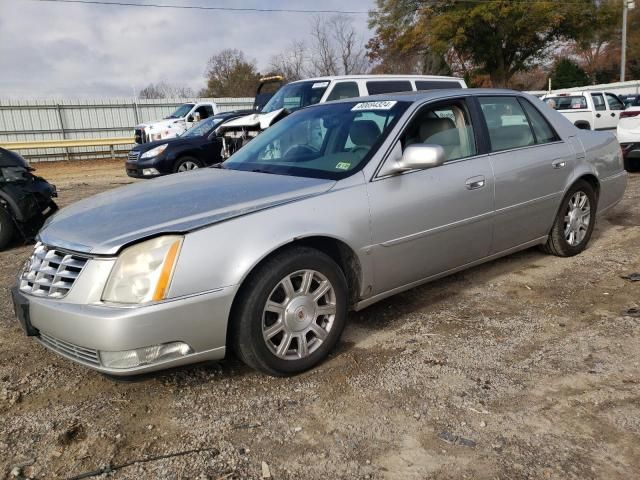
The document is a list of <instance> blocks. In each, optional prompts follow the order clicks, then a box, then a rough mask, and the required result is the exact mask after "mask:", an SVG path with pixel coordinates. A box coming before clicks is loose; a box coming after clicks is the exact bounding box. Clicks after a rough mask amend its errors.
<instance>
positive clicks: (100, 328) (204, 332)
mask: <svg viewBox="0 0 640 480" xmlns="http://www.w3.org/2000/svg"><path fill="white" fill-rule="evenodd" d="M235 292H236V288H235V287H225V288H221V289H217V290H214V291H210V292H205V293H202V294H198V295H192V296H188V297H182V298H178V299H172V300H169V301H165V302H161V303H158V304H154V305H144V306H135V307H119V306H118V307H114V306H108V305H78V304H74V303H68V302H64V301H60V300H55V299H48V298H41V297H36V296H32V295H25V294H23V293H21V292H20V291H18V290H16V289H14V290H13V291H12V294H13V297H14V304H15V306H16V313H18V311H17V310H18V309H20V310H21V311H20V313H19V314H18V317H19V320H20V323H21V325H22V327H23V329H25V331H26V333H27V334H31V335H33V336H35V338H36V339H37V340H38V341H39V342H40V343H41V344H42V345H44V346H45V347H47V348H49V349H50V350H53V351H54V352H56V353H58V354H59V355H62V356H63V357H66V358H68V359H70V360H73V361H75V362H77V363H80V364H82V365H85V366H87V367H90V368H92V369H94V370H98V371H100V372H102V373H106V374H109V375H115V376H130V375H137V374H141V373H146V372H151V371H155V370H162V369H166V368H171V367H176V366H181V365H187V364H191V363H196V362H201V361H205V360H217V359H221V358H223V357H224V355H225V344H226V334H227V320H228V318H229V312H230V310H231V303H232V301H233V297H234V295H235ZM25 317H26V320H25ZM29 326H30V327H31V329H29ZM171 342H184V343H186V344H188V345H189V346H190V347H191V348H192V350H193V353H190V354H187V355H184V356H181V357H179V358H175V359H171V360H167V361H160V362H157V363H152V364H146V365H140V366H137V367H133V368H124V369H120V368H110V367H106V366H105V365H104V364H103V362H102V360H101V358H100V352H101V351H109V352H115V351H126V350H134V349H139V348H143V347H147V346H152V345H161V344H167V343H171Z"/></svg>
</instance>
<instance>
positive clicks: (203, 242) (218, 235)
mask: <svg viewBox="0 0 640 480" xmlns="http://www.w3.org/2000/svg"><path fill="white" fill-rule="evenodd" d="M315 236H323V237H330V238H334V239H336V240H339V241H340V242H343V243H344V244H346V245H347V246H349V248H351V250H352V251H353V252H354V254H355V255H356V256H357V258H358V260H359V263H360V267H361V273H360V276H361V278H360V279H359V284H360V288H361V292H360V293H361V294H362V293H363V292H364V291H366V290H367V287H369V286H370V285H371V284H372V268H371V259H370V256H369V255H368V253H367V246H368V245H370V243H371V232H370V226H369V205H368V200H367V194H366V189H365V185H364V176H363V174H362V173H361V172H360V173H358V174H356V175H354V176H353V177H350V178H348V179H345V180H343V181H340V182H338V183H337V184H336V186H335V187H334V188H333V189H332V190H330V191H329V192H327V193H325V194H322V195H317V196H314V197H309V198H305V199H302V200H299V201H295V202H291V203H287V204H284V205H279V206H276V207H273V208H269V209H266V210H261V211H258V212H255V213H252V214H248V215H245V216H241V217H236V218H234V219H231V220H228V221H225V222H221V223H218V224H215V225H212V226H209V227H206V228H203V229H200V230H197V231H193V232H190V233H188V234H187V235H186V236H185V239H184V243H183V246H182V249H181V251H180V257H179V260H178V264H177V265H176V270H175V273H174V277H173V281H172V282H171V287H170V291H169V295H170V296H171V297H177V296H183V295H193V294H197V293H201V292H205V291H208V290H211V289H215V288H220V287H227V286H237V285H241V284H242V283H243V282H244V280H245V279H246V278H247V276H248V275H249V274H250V272H251V271H252V270H253V269H254V268H255V267H256V266H257V265H258V264H259V263H260V262H261V261H262V260H264V259H265V258H266V257H267V256H269V255H270V254H271V253H273V252H275V251H276V250H278V249H279V248H281V247H282V246H284V245H287V244H288V243H291V242H293V241H295V240H297V239H302V238H307V237H315Z"/></svg>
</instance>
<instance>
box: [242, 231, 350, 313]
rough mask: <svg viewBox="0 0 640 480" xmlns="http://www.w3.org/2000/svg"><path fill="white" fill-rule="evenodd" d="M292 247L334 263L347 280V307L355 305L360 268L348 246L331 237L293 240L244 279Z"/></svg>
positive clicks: (260, 263)
mask: <svg viewBox="0 0 640 480" xmlns="http://www.w3.org/2000/svg"><path fill="white" fill-rule="evenodd" d="M294 246H303V247H308V248H313V249H315V250H319V251H320V252H322V253H324V254H325V255H327V256H328V257H330V258H331V259H332V260H333V261H334V262H336V263H337V264H338V266H339V267H340V269H341V270H342V272H343V273H344V276H345V278H346V279H347V287H348V288H349V306H352V305H355V303H356V302H357V301H358V300H359V297H360V279H361V278H362V267H361V266H360V261H359V260H358V256H357V255H356V254H355V252H354V251H353V250H352V249H351V247H349V245H347V244H346V243H344V242H342V241H340V240H337V239H335V238H331V237H324V236H313V237H304V238H298V239H295V240H293V241H291V242H289V243H287V244H285V245H283V246H281V247H280V248H278V249H276V250H274V251H273V252H271V253H269V255H267V256H266V257H265V258H263V259H262V260H261V261H260V262H259V263H258V264H257V265H255V266H254V267H253V268H252V269H251V271H250V272H249V274H248V275H247V277H246V278H249V276H250V275H251V274H252V273H253V272H254V271H255V270H256V269H257V268H258V267H259V266H260V265H262V264H263V263H264V262H265V261H266V260H267V259H269V258H271V257H272V256H273V255H276V254H278V253H280V252H282V251H283V250H287V249H289V248H291V247H294ZM246 278H245V281H246ZM243 283H244V282H243Z"/></svg>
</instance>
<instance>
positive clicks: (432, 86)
mask: <svg viewBox="0 0 640 480" xmlns="http://www.w3.org/2000/svg"><path fill="white" fill-rule="evenodd" d="M443 88H462V85H460V82H449V81H445V80H416V90H438V89H443Z"/></svg>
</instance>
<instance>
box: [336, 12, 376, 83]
mask: <svg viewBox="0 0 640 480" xmlns="http://www.w3.org/2000/svg"><path fill="white" fill-rule="evenodd" d="M327 24H328V28H329V30H330V32H331V35H332V36H333V40H334V42H335V49H336V51H337V57H338V58H339V61H340V63H341V67H342V72H341V73H343V74H344V75H353V74H359V73H364V72H365V71H366V70H367V67H368V66H369V62H368V60H367V57H366V52H365V48H364V42H363V41H362V38H359V37H358V35H357V33H356V31H355V29H354V28H353V22H352V20H351V18H350V17H347V16H345V15H335V16H333V17H331V18H330V19H329V20H328V21H327Z"/></svg>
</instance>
